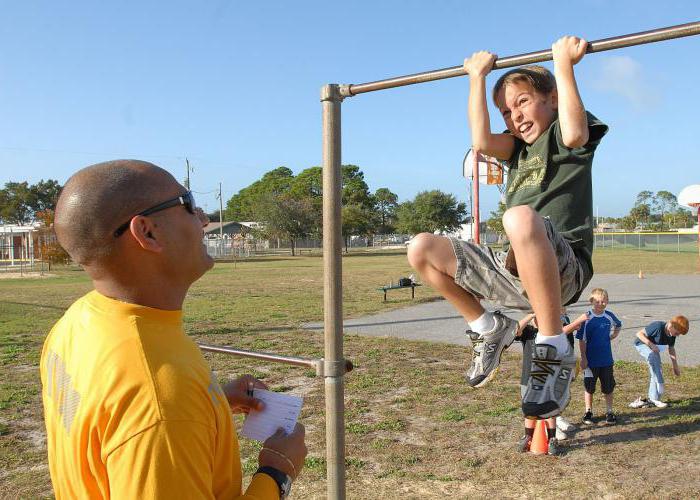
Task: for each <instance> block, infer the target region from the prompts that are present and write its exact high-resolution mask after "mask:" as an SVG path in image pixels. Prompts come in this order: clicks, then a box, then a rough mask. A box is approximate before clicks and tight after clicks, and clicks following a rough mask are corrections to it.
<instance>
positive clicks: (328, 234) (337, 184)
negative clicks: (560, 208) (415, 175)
mask: <svg viewBox="0 0 700 500" xmlns="http://www.w3.org/2000/svg"><path fill="white" fill-rule="evenodd" d="M698 34H700V22H694V23H688V24H681V25H678V26H670V27H668V28H661V29H656V30H651V31H644V32H642V33H635V34H632V35H625V36H620V37H614V38H606V39H604V40H597V41H595V42H589V44H588V52H602V51H604V50H612V49H619V48H622V47H629V46H632V45H641V44H644V43H652V42H660V41H662V40H670V39H672V38H680V37H685V36H691V35H698ZM550 59H552V51H551V50H543V51H541V52H531V53H529V54H523V55H519V56H511V57H505V58H502V59H498V60H496V62H495V63H494V67H495V68H496V69H503V68H509V67H512V66H520V65H523V64H530V63H535V62H541V61H547V60H550ZM465 74H466V73H465V71H464V69H463V68H462V66H454V67H452V68H445V69H439V70H436V71H428V72H425V73H416V74H414V75H407V76H399V77H396V78H389V79H387V80H380V81H376V82H370V83H361V84H356V85H351V84H346V85H338V84H328V85H324V86H323V87H322V88H321V106H322V121H323V160H322V164H323V301H324V304H323V305H324V307H323V314H324V339H325V355H324V359H325V362H326V363H329V364H331V365H332V366H342V365H343V363H344V360H343V285H342V265H341V262H342V251H343V247H342V239H341V218H340V215H341V204H340V200H341V189H340V188H341V181H342V175H341V171H340V164H341V140H340V128H341V113H340V111H341V105H342V102H343V99H344V98H346V97H350V96H353V95H356V94H362V93H364V92H373V91H375V90H383V89H389V88H393V87H402V86H404V85H413V84H415V83H423V82H431V81H433V80H443V79H445V78H453V77H456V76H464V75H465ZM326 372H327V373H326V375H325V376H324V378H325V388H326V473H327V497H328V498H329V499H331V500H343V499H344V498H345V424H344V420H345V418H344V413H345V409H344V383H343V376H344V375H345V373H344V372H343V371H342V370H335V371H334V373H328V372H329V370H328V369H326Z"/></svg>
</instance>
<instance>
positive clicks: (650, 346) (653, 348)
mask: <svg viewBox="0 0 700 500" xmlns="http://www.w3.org/2000/svg"><path fill="white" fill-rule="evenodd" d="M649 349H651V350H652V351H654V352H655V353H656V354H659V346H657V345H656V344H654V343H653V342H649Z"/></svg>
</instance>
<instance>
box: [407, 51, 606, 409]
mask: <svg viewBox="0 0 700 500" xmlns="http://www.w3.org/2000/svg"><path fill="white" fill-rule="evenodd" d="M586 46H587V42H586V41H585V40H582V39H579V38H576V37H564V38H562V39H560V40H558V41H557V42H556V43H555V44H554V45H553V46H552V52H553V56H554V75H552V74H551V73H550V72H549V71H547V70H546V69H545V68H543V67H541V66H527V67H523V68H518V69H514V70H511V71H508V72H507V73H505V74H504V75H502V76H501V77H500V78H499V79H498V81H497V82H496V85H495V87H494V89H493V99H494V102H495V103H496V106H497V107H498V109H499V111H500V112H501V115H502V116H503V120H504V121H505V124H506V126H507V127H508V131H507V132H506V133H502V134H494V133H492V132H491V127H490V121H489V113H488V109H487V104H486V84H485V80H486V75H487V74H488V73H489V72H490V71H491V69H492V67H493V63H494V61H495V59H496V56H495V55H494V54H490V53H488V52H477V53H475V54H474V55H472V57H470V58H469V59H467V60H466V61H465V63H464V67H465V70H466V71H467V72H468V73H469V77H470V78H469V79H470V94H469V123H470V126H471V131H472V144H473V148H474V149H475V150H476V151H478V152H480V153H483V154H486V155H489V156H494V157H496V158H498V159H501V160H507V161H508V164H509V175H508V183H507V187H506V206H507V210H506V212H505V214H504V216H503V227H504V229H505V232H506V235H507V236H508V239H509V246H508V247H507V248H506V249H505V250H504V251H503V252H496V251H494V250H492V249H490V248H488V247H486V246H482V245H477V244H474V243H471V242H466V241H461V240H457V239H453V238H446V237H442V236H437V235H433V234H429V233H421V234H419V235H417V236H416V237H415V238H414V239H413V241H412V243H411V244H410V245H409V247H408V260H409V262H410V264H411V265H412V266H413V267H414V268H415V269H416V270H417V271H418V272H419V273H420V274H421V276H422V278H423V279H424V280H425V281H426V282H427V283H428V284H429V285H430V286H431V287H433V288H434V289H435V290H437V291H439V292H440V293H441V294H442V295H443V296H444V297H445V298H446V299H447V300H449V301H450V302H451V303H452V305H453V306H454V307H455V308H456V309H457V310H458V311H459V312H460V313H461V314H462V316H463V317H464V318H465V320H466V321H467V322H468V323H469V330H468V331H467V335H468V336H469V338H470V339H471V341H472V346H473V356H472V363H471V366H470V367H469V369H468V371H467V383H468V384H469V385H470V386H471V387H483V386H484V385H486V384H487V383H488V382H489V381H490V380H491V379H492V378H493V376H494V373H495V370H496V368H497V367H498V364H499V362H500V357H501V354H502V352H503V350H504V349H506V348H507V347H508V346H510V344H511V343H512V342H513V339H514V338H515V335H516V333H517V331H518V323H517V322H516V321H515V320H513V319H511V318H508V317H506V316H504V315H502V314H500V313H499V312H495V313H492V312H490V311H486V310H485V309H484V308H483V307H482V305H481V303H480V302H481V299H488V300H491V301H493V302H495V303H497V304H499V305H500V306H502V307H510V308H515V309H521V310H531V311H534V312H535V314H536V315H537V319H538V324H539V332H538V334H537V338H536V344H537V347H538V348H537V349H536V350H535V351H536V352H535V356H534V358H533V366H534V367H535V369H534V370H532V372H531V374H530V380H529V381H528V385H527V390H526V393H525V397H524V398H523V402H522V408H523V413H524V414H525V415H526V416H530V417H535V418H547V417H552V416H555V415H558V414H559V413H561V411H562V410H563V409H564V407H565V406H566V404H568V401H569V385H570V383H571V380H570V377H571V374H572V373H573V372H574V369H575V362H576V359H575V357H574V352H573V349H572V348H571V347H570V346H569V343H568V342H567V340H566V336H565V335H563V334H562V323H561V319H560V315H559V314H560V311H561V307H562V304H564V305H566V304H570V303H573V302H575V301H576V300H578V297H579V296H580V294H581V292H582V290H583V289H584V288H585V286H586V285H587V284H588V282H589V281H590V279H591V276H592V275H593V267H592V264H591V254H592V251H593V229H592V226H591V221H592V220H593V210H592V206H593V201H592V187H591V185H592V181H591V165H592V161H593V155H594V152H595V150H596V147H597V146H598V144H599V142H600V140H601V139H602V137H603V136H604V135H605V133H606V132H607V130H608V127H607V126H606V125H604V124H602V123H601V122H599V121H598V120H597V119H596V118H595V117H594V116H593V115H591V114H590V113H588V112H586V110H585V108H584V106H583V103H582V102H581V98H580V96H579V93H578V89H577V87H576V80H575V77H574V65H575V64H576V63H578V62H579V61H580V60H581V58H583V56H584V54H585V51H586Z"/></svg>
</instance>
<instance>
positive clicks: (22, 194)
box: [0, 181, 33, 225]
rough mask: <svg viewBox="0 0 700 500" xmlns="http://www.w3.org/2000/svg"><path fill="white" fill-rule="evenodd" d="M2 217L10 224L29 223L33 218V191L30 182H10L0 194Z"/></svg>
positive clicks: (0, 212) (0, 213)
mask: <svg viewBox="0 0 700 500" xmlns="http://www.w3.org/2000/svg"><path fill="white" fill-rule="evenodd" d="M0 201H1V202H2V203H0V218H2V220H3V222H7V223H10V224H19V225H23V224H27V223H29V222H30V221H31V220H32V215H33V213H32V208H31V201H32V193H31V190H30V189H29V183H28V182H26V181H25V182H8V183H6V184H5V189H3V190H2V195H1V196H0Z"/></svg>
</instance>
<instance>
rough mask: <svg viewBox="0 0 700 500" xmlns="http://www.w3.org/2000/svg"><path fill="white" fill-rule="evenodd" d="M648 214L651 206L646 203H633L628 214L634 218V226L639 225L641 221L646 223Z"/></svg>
mask: <svg viewBox="0 0 700 500" xmlns="http://www.w3.org/2000/svg"><path fill="white" fill-rule="evenodd" d="M650 215H651V208H650V207H649V205H647V204H646V203H642V204H637V205H635V206H634V207H633V208H632V210H630V214H629V216H630V217H631V218H632V219H634V222H635V227H639V226H640V224H641V223H648V222H649V216H650Z"/></svg>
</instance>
